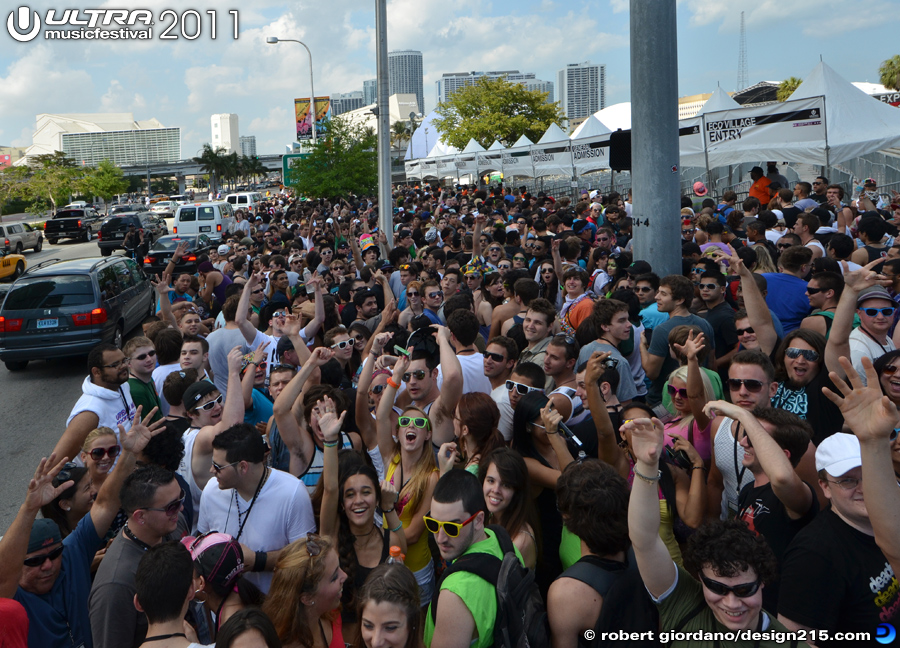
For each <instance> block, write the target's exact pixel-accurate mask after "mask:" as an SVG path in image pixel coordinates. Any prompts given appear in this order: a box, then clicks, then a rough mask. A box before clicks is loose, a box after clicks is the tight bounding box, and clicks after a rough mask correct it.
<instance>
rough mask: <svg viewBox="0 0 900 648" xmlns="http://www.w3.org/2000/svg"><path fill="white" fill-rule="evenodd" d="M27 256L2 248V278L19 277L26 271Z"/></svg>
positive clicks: (0, 271) (0, 272)
mask: <svg viewBox="0 0 900 648" xmlns="http://www.w3.org/2000/svg"><path fill="white" fill-rule="evenodd" d="M25 268H26V263H25V256H24V255H22V254H18V253H15V252H6V251H4V250H0V279H8V278H12V279H14V280H15V279H18V278H19V277H21V276H22V274H23V273H24V272H25Z"/></svg>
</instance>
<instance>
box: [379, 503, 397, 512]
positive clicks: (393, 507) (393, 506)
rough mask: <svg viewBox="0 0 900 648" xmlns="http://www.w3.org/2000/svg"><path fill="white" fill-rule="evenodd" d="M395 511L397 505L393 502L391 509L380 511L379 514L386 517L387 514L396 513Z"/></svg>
mask: <svg viewBox="0 0 900 648" xmlns="http://www.w3.org/2000/svg"><path fill="white" fill-rule="evenodd" d="M396 511H397V503H396V502H394V503H393V504H391V508H389V509H381V514H382V515H387V514H388V513H394V512H396Z"/></svg>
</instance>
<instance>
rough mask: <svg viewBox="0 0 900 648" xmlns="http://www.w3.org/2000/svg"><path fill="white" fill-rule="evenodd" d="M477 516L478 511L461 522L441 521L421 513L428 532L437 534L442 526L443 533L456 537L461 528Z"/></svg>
mask: <svg viewBox="0 0 900 648" xmlns="http://www.w3.org/2000/svg"><path fill="white" fill-rule="evenodd" d="M477 516H478V513H476V514H475V515H473V516H472V517H470V518H468V519H467V520H464V521H462V522H441V521H440V520H435V519H434V518H433V517H429V516H427V515H423V516H422V519H423V520H425V528H426V529H428V531H429V532H430V533H432V534H434V535H437V534H438V532H439V531H440V530H441V528H443V529H444V533H446V534H447V535H448V536H450V537H451V538H456V537H458V536H459V532H460V531H462V528H463V527H464V526H466V525H467V524H469V523H470V522H471V521H472V520H474V519H475V518H476V517H477Z"/></svg>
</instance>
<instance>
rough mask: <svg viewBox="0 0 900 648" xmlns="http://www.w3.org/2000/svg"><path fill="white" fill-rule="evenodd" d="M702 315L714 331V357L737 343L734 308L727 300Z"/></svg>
mask: <svg viewBox="0 0 900 648" xmlns="http://www.w3.org/2000/svg"><path fill="white" fill-rule="evenodd" d="M702 317H703V318H704V319H706V321H707V322H709V325H710V326H712V328H713V332H714V333H715V352H716V357H717V358H721V357H722V356H723V355H725V354H726V353H728V352H729V351H731V350H732V349H733V348H734V345H735V344H737V343H738V336H737V328H736V327H735V325H734V310H733V309H732V308H731V306H729V305H728V303H727V302H724V301H723V302H722V303H721V304H719V305H718V306H715V307H714V308H712V309H710V310H708V311H706V312H705V313H704V314H703V315H702Z"/></svg>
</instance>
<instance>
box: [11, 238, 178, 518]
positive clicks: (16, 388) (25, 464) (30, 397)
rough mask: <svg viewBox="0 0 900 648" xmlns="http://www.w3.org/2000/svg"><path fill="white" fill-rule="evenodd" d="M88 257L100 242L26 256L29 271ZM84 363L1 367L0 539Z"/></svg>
mask: <svg viewBox="0 0 900 648" xmlns="http://www.w3.org/2000/svg"><path fill="white" fill-rule="evenodd" d="M171 229H172V227H171V222H169V231H171ZM85 257H96V258H98V259H99V258H101V257H100V250H99V248H98V247H97V241H96V240H94V241H91V242H89V243H80V242H75V241H60V242H59V243H58V244H56V245H50V244H49V243H47V241H46V240H44V248H43V250H41V251H40V252H33V251H26V252H25V260H26V263H27V264H28V266H29V267H31V266H33V265H35V264H37V263H40V262H42V261H47V260H49V259H60V260H69V259H78V258H85ZM138 332H139V329H135V331H133V332H132V333H131V334H132V335H135V334H137V333H138ZM86 360H87V357H86V356H80V357H74V358H63V359H55V360H34V361H32V362H30V363H28V367H27V368H26V369H25V370H24V371H17V372H11V371H7V370H6V368H5V367H3V366H0V452H2V454H0V535H2V534H3V533H4V532H5V531H6V529H7V528H8V527H9V525H10V523H11V522H12V521H13V519H14V518H15V516H16V512H17V511H18V509H19V506H20V505H21V503H22V500H23V498H24V497H25V491H26V490H27V488H28V481H29V480H30V479H31V477H32V476H33V475H34V470H35V468H36V467H37V465H38V462H39V461H40V460H41V457H44V456H46V455H47V454H48V453H49V452H51V451H52V450H53V447H54V446H55V445H56V442H57V440H58V439H59V437H60V435H61V434H62V433H63V430H65V426H66V419H67V418H68V416H69V412H70V411H71V409H72V406H73V405H75V401H77V400H78V398H79V397H80V396H81V384H82V383H83V382H84V379H85V377H86V376H87V368H86Z"/></svg>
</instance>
